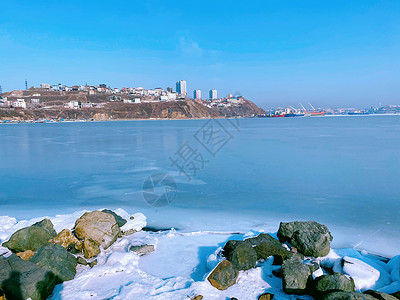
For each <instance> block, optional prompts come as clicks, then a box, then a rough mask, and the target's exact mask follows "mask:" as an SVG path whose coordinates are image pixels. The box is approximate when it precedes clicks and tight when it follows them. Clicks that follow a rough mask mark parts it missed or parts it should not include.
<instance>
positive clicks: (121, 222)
mask: <svg viewBox="0 0 400 300" xmlns="http://www.w3.org/2000/svg"><path fill="white" fill-rule="evenodd" d="M102 212H104V213H106V214H110V215H113V216H114V219H115V222H117V225H118V226H119V227H122V226H124V225H125V224H126V222H127V221H126V220H125V219H124V218H122V217H121V216H119V215H117V214H116V213H115V212H113V211H112V210H109V209H103V210H102Z"/></svg>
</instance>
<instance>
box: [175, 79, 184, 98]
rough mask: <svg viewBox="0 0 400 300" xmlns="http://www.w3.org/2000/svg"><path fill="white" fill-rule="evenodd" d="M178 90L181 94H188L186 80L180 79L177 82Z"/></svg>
mask: <svg viewBox="0 0 400 300" xmlns="http://www.w3.org/2000/svg"><path fill="white" fill-rule="evenodd" d="M176 92H177V93H178V94H179V95H186V81H185V80H179V81H178V82H177V83H176Z"/></svg>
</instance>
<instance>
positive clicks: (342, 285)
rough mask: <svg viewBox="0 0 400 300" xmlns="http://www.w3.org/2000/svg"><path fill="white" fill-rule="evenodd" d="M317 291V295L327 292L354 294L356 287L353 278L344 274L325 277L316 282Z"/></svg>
mask: <svg viewBox="0 0 400 300" xmlns="http://www.w3.org/2000/svg"><path fill="white" fill-rule="evenodd" d="M315 289H316V291H317V293H319V294H323V293H327V292H338V291H343V292H354V291H355V285H354V280H353V279H352V278H349V277H347V276H346V275H344V274H339V273H336V274H334V275H323V276H321V277H319V278H318V279H317V280H316V284H315Z"/></svg>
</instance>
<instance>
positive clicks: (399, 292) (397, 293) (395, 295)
mask: <svg viewBox="0 0 400 300" xmlns="http://www.w3.org/2000/svg"><path fill="white" fill-rule="evenodd" d="M392 296H394V297H396V298H397V299H400V291H398V292H396V293H394V294H392Z"/></svg>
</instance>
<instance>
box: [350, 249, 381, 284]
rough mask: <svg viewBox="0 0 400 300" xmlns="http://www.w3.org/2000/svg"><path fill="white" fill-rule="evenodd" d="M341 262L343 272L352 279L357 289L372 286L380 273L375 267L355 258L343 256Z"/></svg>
mask: <svg viewBox="0 0 400 300" xmlns="http://www.w3.org/2000/svg"><path fill="white" fill-rule="evenodd" d="M342 262H343V271H344V273H345V274H347V275H349V276H350V277H352V278H353V279H354V283H355V285H356V289H357V290H364V289H368V288H369V287H372V286H374V285H375V283H376V282H377V281H378V279H379V277H380V275H381V274H380V273H379V271H378V270H377V269H374V268H373V267H371V266H370V265H368V264H366V263H365V262H363V261H361V260H359V259H357V258H353V257H349V256H344V257H343V258H342Z"/></svg>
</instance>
